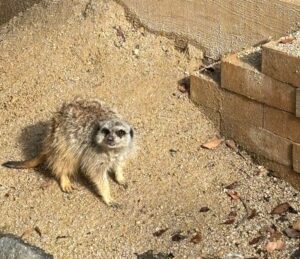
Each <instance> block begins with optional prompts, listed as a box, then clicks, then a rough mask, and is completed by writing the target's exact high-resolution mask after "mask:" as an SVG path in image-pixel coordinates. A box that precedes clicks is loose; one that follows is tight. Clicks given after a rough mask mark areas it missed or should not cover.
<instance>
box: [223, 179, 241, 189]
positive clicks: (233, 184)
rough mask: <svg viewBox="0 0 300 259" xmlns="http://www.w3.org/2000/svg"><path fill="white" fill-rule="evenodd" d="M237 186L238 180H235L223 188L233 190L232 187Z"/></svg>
mask: <svg viewBox="0 0 300 259" xmlns="http://www.w3.org/2000/svg"><path fill="white" fill-rule="evenodd" d="M238 186H239V183H238V181H235V182H233V183H231V184H229V185H227V186H226V187H225V189H227V190H233V189H235V188H236V187H238Z"/></svg>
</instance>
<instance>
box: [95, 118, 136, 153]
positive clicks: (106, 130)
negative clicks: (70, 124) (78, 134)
mask: <svg viewBox="0 0 300 259" xmlns="http://www.w3.org/2000/svg"><path fill="white" fill-rule="evenodd" d="M133 135H134V132H133V129H132V127H131V126H130V125H129V124H128V123H127V122H125V121H123V120H121V119H109V120H106V121H101V122H99V124H98V127H97V131H96V138H95V141H96V144H97V145H98V146H101V147H102V148H106V149H120V148H126V147H129V146H130V145H131V144H132V141H133Z"/></svg>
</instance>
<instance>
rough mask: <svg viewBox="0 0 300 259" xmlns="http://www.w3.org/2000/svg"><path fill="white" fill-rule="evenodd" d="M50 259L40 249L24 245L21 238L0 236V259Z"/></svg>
mask: <svg viewBox="0 0 300 259" xmlns="http://www.w3.org/2000/svg"><path fill="white" fill-rule="evenodd" d="M4 258H13V259H52V258H53V256H52V255H50V254H47V253H46V252H44V251H43V250H42V249H40V248H38V247H35V246H32V245H30V244H27V243H25V242H24V241H23V240H22V239H21V238H19V237H17V236H14V235H11V234H5V235H3V234H0V259H4Z"/></svg>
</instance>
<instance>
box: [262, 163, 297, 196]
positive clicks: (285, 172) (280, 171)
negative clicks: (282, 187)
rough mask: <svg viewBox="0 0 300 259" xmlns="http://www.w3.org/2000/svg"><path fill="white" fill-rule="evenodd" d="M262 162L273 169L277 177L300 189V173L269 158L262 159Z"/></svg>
mask: <svg viewBox="0 0 300 259" xmlns="http://www.w3.org/2000/svg"><path fill="white" fill-rule="evenodd" d="M261 162H262V164H263V165H264V166H265V167H266V168H268V169H269V170H272V171H273V172H274V175H275V176H276V177H279V178H281V179H283V180H285V181H287V182H288V183H290V184H291V185H292V186H293V187H294V188H295V189H297V190H298V191H300V174H299V173H297V172H295V171H294V170H293V169H292V168H291V167H289V166H284V165H281V164H278V163H276V162H273V161H270V160H268V159H262V161H261Z"/></svg>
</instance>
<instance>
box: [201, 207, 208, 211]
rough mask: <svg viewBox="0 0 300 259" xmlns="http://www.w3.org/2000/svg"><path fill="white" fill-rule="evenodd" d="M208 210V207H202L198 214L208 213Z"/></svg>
mask: <svg viewBox="0 0 300 259" xmlns="http://www.w3.org/2000/svg"><path fill="white" fill-rule="evenodd" d="M209 210H210V208H208V207H202V208H201V209H200V210H199V212H208V211H209Z"/></svg>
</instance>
